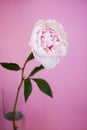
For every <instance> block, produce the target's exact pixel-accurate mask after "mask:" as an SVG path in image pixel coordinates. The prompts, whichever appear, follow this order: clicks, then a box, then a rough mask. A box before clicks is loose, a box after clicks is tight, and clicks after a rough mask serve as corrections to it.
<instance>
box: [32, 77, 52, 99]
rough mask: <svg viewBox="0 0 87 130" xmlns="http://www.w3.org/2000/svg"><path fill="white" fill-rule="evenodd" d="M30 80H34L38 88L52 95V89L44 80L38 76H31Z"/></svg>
mask: <svg viewBox="0 0 87 130" xmlns="http://www.w3.org/2000/svg"><path fill="white" fill-rule="evenodd" d="M32 80H34V81H35V82H36V84H37V85H38V87H39V89H40V90H41V91H42V92H43V93H45V94H47V95H48V96H50V97H53V95H52V91H51V88H50V86H49V84H48V83H47V81H46V80H43V79H40V78H33V79H32Z"/></svg>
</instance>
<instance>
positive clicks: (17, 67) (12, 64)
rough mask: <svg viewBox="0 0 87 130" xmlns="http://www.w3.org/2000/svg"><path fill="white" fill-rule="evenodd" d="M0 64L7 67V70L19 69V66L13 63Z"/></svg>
mask: <svg viewBox="0 0 87 130" xmlns="http://www.w3.org/2000/svg"><path fill="white" fill-rule="evenodd" d="M0 64H1V66H3V67H4V68H5V69H8V70H14V71H18V70H20V69H21V68H20V66H19V65H18V64H15V63H0Z"/></svg>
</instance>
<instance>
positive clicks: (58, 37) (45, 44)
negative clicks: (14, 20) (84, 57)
mask: <svg viewBox="0 0 87 130" xmlns="http://www.w3.org/2000/svg"><path fill="white" fill-rule="evenodd" d="M29 44H30V46H31V48H32V52H33V55H34V57H35V59H36V60H38V61H39V62H40V63H41V64H42V65H43V66H44V67H45V68H46V69H51V68H53V67H55V66H56V64H58V63H59V62H60V60H61V59H62V58H63V57H64V56H65V55H66V53H67V48H68V43H67V34H66V32H65V31H64V29H63V26H62V25H61V24H60V23H57V22H56V21H55V20H50V19H48V20H39V21H38V22H37V23H36V24H35V27H34V29H33V32H32V36H31V39H30V42H29Z"/></svg>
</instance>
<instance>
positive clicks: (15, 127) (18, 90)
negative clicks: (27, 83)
mask: <svg viewBox="0 0 87 130" xmlns="http://www.w3.org/2000/svg"><path fill="white" fill-rule="evenodd" d="M27 62H28V61H27V60H26V61H25V63H24V65H23V68H22V74H21V81H20V84H19V87H18V89H17V94H16V98H15V102H14V106H13V128H14V130H17V128H18V127H17V126H16V123H15V114H16V106H17V102H18V97H19V93H20V89H21V87H22V83H23V81H24V69H25V66H26V64H27Z"/></svg>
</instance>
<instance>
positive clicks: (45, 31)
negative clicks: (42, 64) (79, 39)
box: [37, 26, 59, 52]
mask: <svg viewBox="0 0 87 130" xmlns="http://www.w3.org/2000/svg"><path fill="white" fill-rule="evenodd" d="M37 39H40V40H38V42H39V44H40V45H41V47H42V48H43V49H44V50H45V51H46V52H49V51H52V50H53V49H54V47H55V46H57V45H58V43H59V38H58V34H57V33H56V31H55V30H53V29H52V28H50V27H48V26H45V27H43V28H42V30H40V31H38V32H37Z"/></svg>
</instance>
